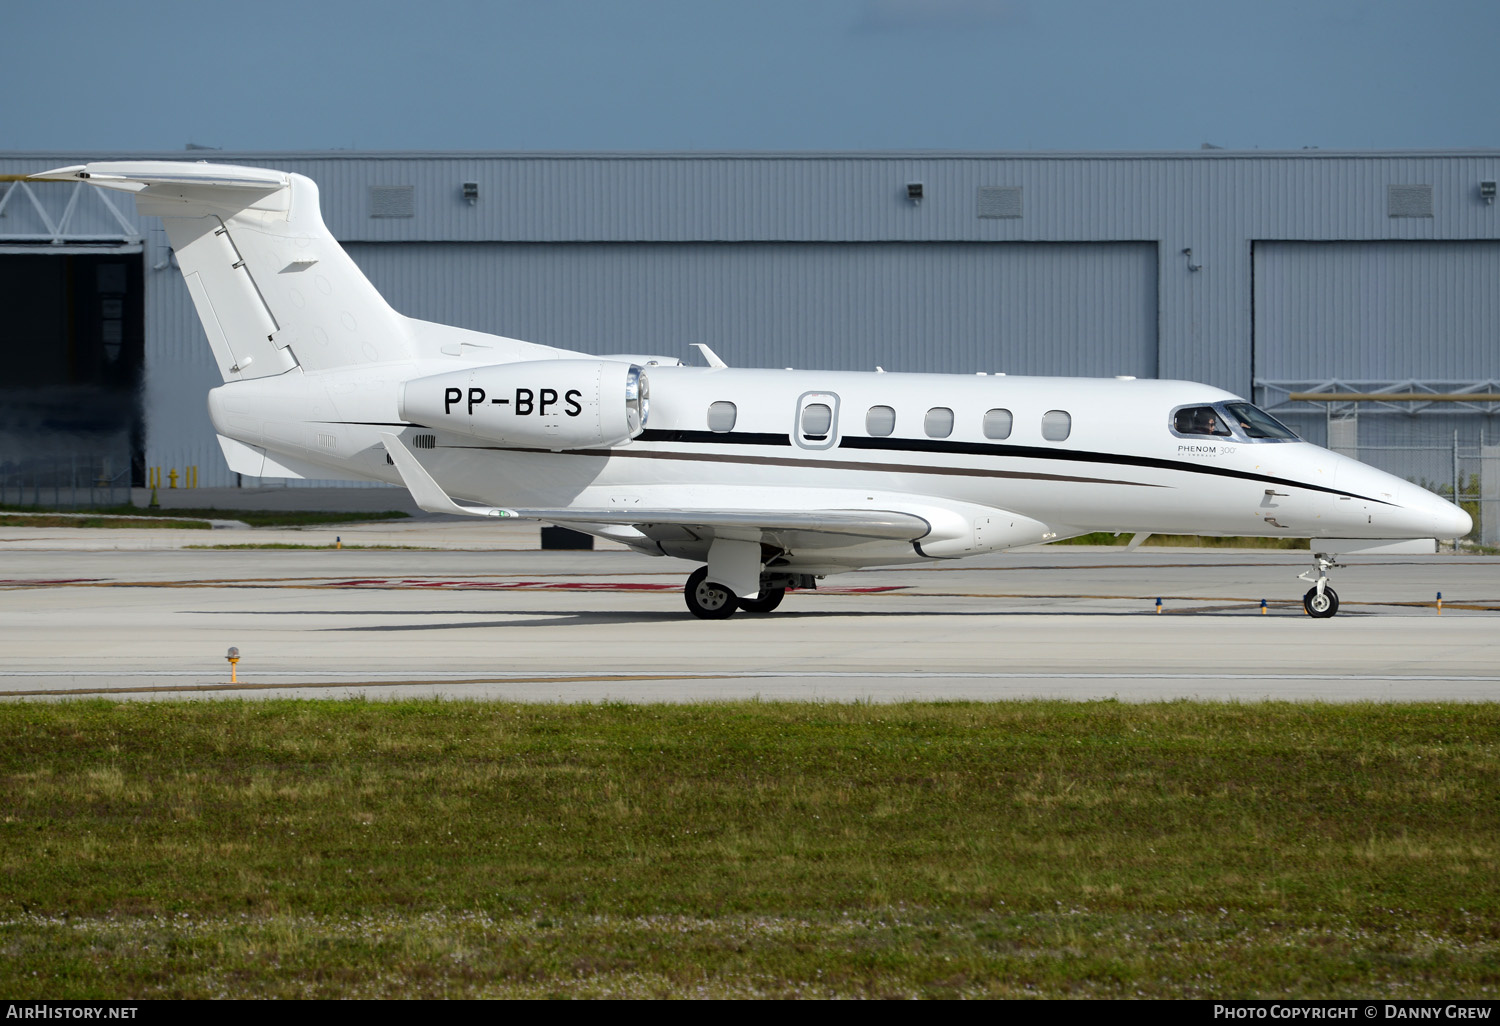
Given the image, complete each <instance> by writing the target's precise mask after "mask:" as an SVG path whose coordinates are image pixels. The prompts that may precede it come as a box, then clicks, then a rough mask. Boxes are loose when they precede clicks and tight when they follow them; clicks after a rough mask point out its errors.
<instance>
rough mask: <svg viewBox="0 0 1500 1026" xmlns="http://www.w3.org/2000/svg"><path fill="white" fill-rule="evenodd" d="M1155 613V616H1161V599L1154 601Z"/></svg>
mask: <svg viewBox="0 0 1500 1026" xmlns="http://www.w3.org/2000/svg"><path fill="white" fill-rule="evenodd" d="M1156 612H1157V615H1160V614H1161V599H1157V600H1156Z"/></svg>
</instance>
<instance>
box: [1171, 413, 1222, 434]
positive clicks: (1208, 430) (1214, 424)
mask: <svg viewBox="0 0 1500 1026" xmlns="http://www.w3.org/2000/svg"><path fill="white" fill-rule="evenodd" d="M1172 426H1173V427H1174V428H1176V429H1177V433H1178V434H1179V435H1227V434H1229V425H1228V424H1226V423H1224V416H1223V414H1221V413H1219V411H1218V410H1216V409H1214V408H1213V407H1212V406H1188V407H1185V408H1184V409H1181V410H1178V411H1177V415H1176V416H1175V417H1173V418H1172Z"/></svg>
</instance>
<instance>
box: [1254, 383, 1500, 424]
mask: <svg viewBox="0 0 1500 1026" xmlns="http://www.w3.org/2000/svg"><path fill="white" fill-rule="evenodd" d="M1255 400H1256V402H1257V404H1258V405H1260V406H1261V407H1262V408H1263V409H1267V410H1273V411H1276V412H1278V413H1323V412H1325V411H1326V412H1327V413H1329V414H1330V415H1331V416H1334V417H1338V416H1350V415H1353V414H1354V413H1355V412H1356V411H1357V412H1358V413H1360V414H1361V415H1368V414H1373V413H1403V414H1406V415H1408V416H1410V415H1412V414H1417V413H1423V412H1430V411H1441V412H1443V413H1477V414H1494V413H1500V378H1489V379H1487V380H1483V381H1441V380H1417V379H1413V378H1407V379H1405V380H1401V381H1390V380H1384V381H1372V380H1363V379H1361V380H1356V379H1348V378H1322V379H1318V380H1302V381H1268V380H1266V379H1263V378H1257V379H1256V381H1255Z"/></svg>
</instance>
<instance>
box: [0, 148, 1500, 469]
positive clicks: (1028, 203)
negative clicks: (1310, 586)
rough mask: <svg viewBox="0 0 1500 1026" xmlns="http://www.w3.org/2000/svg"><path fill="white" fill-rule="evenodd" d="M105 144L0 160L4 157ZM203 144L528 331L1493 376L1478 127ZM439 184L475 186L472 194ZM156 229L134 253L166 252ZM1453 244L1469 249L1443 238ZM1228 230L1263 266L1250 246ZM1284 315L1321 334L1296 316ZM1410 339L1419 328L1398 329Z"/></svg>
mask: <svg viewBox="0 0 1500 1026" xmlns="http://www.w3.org/2000/svg"><path fill="white" fill-rule="evenodd" d="M139 156H142V157H152V158H165V159H180V158H181V157H182V156H183V155H182V154H181V153H161V154H141V155H139ZM118 157H119V154H77V153H67V154H15V155H0V173H24V172H31V171H37V170H42V169H45V168H49V167H56V166H59V165H64V164H73V163H81V162H84V161H87V160H90V159H114V158H118ZM211 159H213V160H215V161H222V162H227V163H245V164H255V165H261V166H270V167H279V168H285V169H287V170H291V171H296V172H299V173H302V174H306V175H308V176H310V177H312V178H313V179H315V180H316V181H318V182H319V184H320V187H321V190H322V200H323V208H324V214H325V218H326V219H327V221H328V224H329V227H330V228H331V229H332V231H333V232H334V234H335V235H336V236H337V237H339V238H340V239H343V240H345V241H347V242H350V243H354V244H356V245H353V246H351V248H352V249H354V250H355V251H356V252H357V254H358V258H359V259H361V260H362V261H364V262H366V263H367V264H368V265H369V266H370V268H371V271H372V274H373V275H374V276H375V277H376V279H377V284H379V285H380V286H381V287H382V288H383V289H384V290H386V291H387V292H388V293H389V294H390V296H391V298H392V300H393V301H394V302H395V304H396V305H397V306H398V307H399V308H402V309H405V310H407V311H408V312H411V313H413V314H416V315H419V316H426V317H430V318H432V319H435V320H442V321H450V322H456V323H461V324H467V325H470V326H474V327H478V328H482V329H487V330H501V331H506V332H508V333H511V334H515V335H520V336H522V337H528V338H533V339H535V340H537V341H542V342H552V343H556V344H561V345H568V346H574V345H577V346H588V345H592V344H594V343H593V342H592V341H590V340H591V339H593V338H596V337H599V338H602V337H606V336H607V337H611V338H613V339H617V340H618V341H617V342H616V343H615V344H612V345H609V346H608V347H607V348H611V349H616V350H626V349H646V350H648V351H654V350H660V351H664V352H666V353H677V352H680V351H681V347H682V344H683V343H686V342H689V341H706V342H709V343H710V344H711V345H715V346H718V347H720V348H721V349H722V350H723V351H724V354H725V355H726V356H727V357H729V358H730V359H731V360H732V361H733V362H735V363H742V364H763V365H782V366H784V365H788V364H791V365H799V366H809V367H816V366H825V367H863V366H869V365H870V364H873V363H880V364H883V365H885V366H888V367H891V368H893V369H894V368H896V367H901V368H903V369H934V370H936V369H951V370H973V369H991V370H1009V371H1012V372H1025V371H1048V372H1059V373H1080V374H1112V373H1136V374H1152V373H1155V374H1158V375H1160V376H1162V377H1180V378H1189V379H1193V380H1198V381H1204V382H1207V383H1210V384H1215V385H1219V386H1222V387H1225V388H1229V389H1231V390H1233V391H1236V392H1239V393H1242V394H1249V393H1250V392H1251V389H1252V382H1253V377H1255V376H1265V375H1266V374H1267V373H1268V371H1269V370H1270V369H1271V368H1272V366H1273V364H1274V366H1275V369H1276V373H1278V374H1280V373H1291V372H1292V368H1294V367H1298V368H1301V369H1307V368H1310V367H1312V366H1313V364H1314V363H1315V362H1316V361H1315V359H1314V353H1316V354H1319V355H1318V356H1317V359H1323V360H1325V363H1324V364H1321V365H1320V366H1331V365H1332V364H1334V363H1336V364H1339V366H1337V367H1336V368H1333V369H1332V370H1330V371H1329V375H1330V376H1340V377H1343V378H1346V379H1360V378H1364V379H1371V378H1375V377H1379V376H1382V375H1384V374H1385V373H1386V372H1387V371H1388V370H1390V369H1392V368H1396V367H1404V368H1408V369H1409V373H1407V374H1403V375H1402V376H1411V377H1420V378H1434V377H1442V378H1451V377H1452V376H1453V375H1454V372H1458V371H1462V372H1463V373H1465V374H1467V373H1472V374H1474V376H1476V377H1479V378H1491V377H1496V376H1500V371H1497V370H1496V369H1495V368H1494V367H1493V363H1494V360H1495V353H1496V349H1497V343H1496V336H1495V333H1494V324H1495V316H1494V312H1493V311H1494V303H1495V296H1496V293H1497V291H1500V290H1497V288H1496V285H1495V272H1494V256H1493V253H1494V248H1493V245H1491V244H1493V243H1495V242H1496V241H1497V240H1500V207H1497V206H1492V205H1489V204H1486V203H1484V202H1483V201H1482V200H1481V199H1480V197H1479V194H1478V183H1479V182H1480V181H1486V180H1488V181H1493V180H1496V179H1500V152H1497V151H1469V152H1451V153H1442V152H1438V153H1330V152H1314V151H1302V152H1295V153H1246V152H1232V151H1230V152H1226V151H1213V152H1202V153H1171V154H1027V155H1012V154H972V153H917V154H483V153H474V154H451V153H449V154H409V153H407V154H396V153H388V154H357V153H348V154H331V153H330V154H309V153H279V154H278V153H215V154H212V158H211ZM464 182H474V183H476V184H477V185H478V187H479V198H478V201H477V202H476V203H474V204H473V205H470V204H469V203H467V202H466V201H465V200H464V199H463V196H462V185H463V183H464ZM909 182H921V183H922V185H923V198H922V202H921V203H920V204H914V203H912V202H911V201H910V200H909V199H908V198H907V192H906V186H907V183H909ZM382 185H384V186H391V185H398V186H411V187H412V201H413V216H412V217H409V218H406V217H395V218H391V217H372V216H371V214H372V212H373V211H372V208H371V202H370V191H369V190H370V188H371V187H372V186H382ZM1393 185H1396V186H1401V185H1417V186H1430V187H1431V195H1432V216H1431V217H1392V216H1390V215H1391V210H1390V208H1389V206H1388V199H1389V194H1388V190H1389V188H1390V187H1391V186H1393ZM995 186H1000V187H1013V188H1019V189H1020V213H1021V216H1020V217H1003V218H1001V217H980V216H979V214H980V204H979V190H980V189H981V188H984V187H995ZM122 199H123V197H122ZM120 205H121V206H122V207H123V208H125V209H127V210H128V208H129V204H128V203H121V204H120ZM130 216H132V217H133V216H134V214H133V211H131V212H130ZM146 227H147V229H148V231H149V230H150V229H152V228H154V225H150V224H148V225H147V226H146ZM3 232H4V227H3V225H0V234H3ZM159 237H160V233H159V231H156V232H151V233H150V234H149V238H148V246H147V250H148V252H147V254H146V257H145V259H146V261H147V266H148V268H150V267H153V266H156V265H158V264H159V263H160V262H161V261H162V260H164V259H165V256H166V252H165V248H164V246H162V245H160V244H159V243H158V240H159ZM1469 240H1484V241H1485V242H1486V243H1487V245H1484V246H1477V247H1475V246H1462V245H1457V244H1458V243H1460V242H1465V241H1469ZM1314 242H1326V243H1335V244H1337V245H1335V246H1334V247H1333V248H1332V249H1328V250H1323V251H1322V252H1323V255H1322V257H1317V256H1316V251H1317V250H1318V247H1304V248H1301V249H1299V248H1298V245H1297V244H1304V243H1314ZM401 243H408V244H411V245H392V244H401ZM1283 243H1288V244H1293V245H1291V246H1289V247H1288V248H1287V249H1285V250H1279V249H1276V250H1273V249H1267V248H1264V247H1269V246H1273V245H1280V244H1283ZM1371 243H1374V244H1375V245H1374V247H1373V248H1370V247H1369V246H1368V244H1371ZM1393 243H1412V244H1416V243H1423V244H1429V243H1430V244H1433V245H1434V246H1435V248H1424V246H1418V245H1414V247H1413V248H1410V249H1403V248H1401V247H1400V246H1393V245H1392V244H1393ZM1439 243H1440V244H1439ZM376 244H378V245H376ZM437 244H447V245H437ZM608 244H621V245H620V246H619V247H618V248H615V247H612V246H611V245H608ZM625 244H638V245H625ZM659 244H666V245H659ZM984 244H992V245H984ZM1022 244H1033V245H1022ZM1054 244H1075V245H1073V246H1068V245H1054ZM1114 244H1120V245H1114ZM966 246H972V247H973V249H972V252H970V251H968V250H967V249H966ZM679 247H680V248H679ZM1187 248H1191V250H1192V255H1191V257H1190V258H1189V257H1188V256H1187V255H1185V254H1184V253H1183V250H1184V249H1187ZM523 252H524V254H525V257H524V259H522V256H521V254H522V253H523ZM1252 252H1256V253H1257V254H1259V255H1258V256H1257V257H1256V260H1255V261H1254V262H1255V263H1264V261H1265V259H1266V254H1268V253H1270V254H1272V255H1273V259H1272V261H1271V265H1270V266H1264V267H1253V266H1252V262H1253V261H1252ZM1147 253H1154V254H1155V258H1154V266H1153V267H1152V268H1150V274H1149V277H1148V276H1147V273H1146V270H1147V269H1146V268H1145V263H1146V261H1147V257H1146V256H1145V254H1147ZM622 254H623V255H624V259H623V262H622ZM960 254H962V255H960ZM637 260H638V261H639V263H640V266H629V265H630V264H632V263H634V262H636V261H637ZM1295 261H1302V262H1304V263H1305V264H1306V266H1305V267H1302V268H1300V269H1299V266H1296V265H1295V263H1294V262H1295ZM1193 266H1196V267H1197V268H1198V269H1197V270H1192V269H1190V268H1191V267H1193ZM1379 268H1386V270H1380V269H1379ZM1304 270H1305V271H1306V274H1305V275H1304V274H1303V271H1304ZM1371 275H1374V276H1375V277H1376V278H1379V280H1380V281H1381V282H1383V283H1384V285H1383V286H1382V288H1381V289H1375V290H1373V291H1372V289H1371V287H1369V286H1368V282H1369V281H1370V280H1372V279H1371ZM741 276H743V278H741ZM1278 276H1280V278H1279V279H1278ZM146 277H147V286H146V287H147V290H148V295H147V330H148V341H147V347H148V348H147V357H146V360H147V368H148V385H147V389H148V406H149V411H150V412H149V417H150V425H149V429H150V436H149V440H148V445H149V451H148V460H149V461H150V462H152V463H153V464H157V465H163V466H174V465H175V466H181V465H185V464H189V463H196V464H198V465H199V466H200V467H201V468H203V470H202V473H203V474H204V475H205V476H204V481H205V483H208V481H209V477H208V474H209V468H210V467H215V468H217V467H220V466H221V464H222V461H221V460H220V458H219V456H218V452H217V446H216V445H215V443H214V441H213V438H212V435H211V433H209V432H208V428H207V420H206V415H205V414H204V413H203V399H202V395H203V392H204V391H205V390H206V388H207V387H208V386H209V385H211V384H212V383H213V379H214V372H213V368H212V363H211V360H210V359H209V356H208V349H207V345H206V343H204V342H203V340H202V334H201V328H199V327H198V325H197V323H196V319H195V318H194V317H193V315H192V312H191V306H190V304H189V303H188V301H187V298H186V296H185V293H184V291H183V290H182V287H181V282H180V279H179V277H178V276H177V275H176V273H175V271H172V272H168V271H162V272H154V271H151V270H148V271H147V276H146ZM1262 278H1265V279H1266V280H1265V281H1260V279H1262ZM1278 281H1279V284H1278ZM1317 281H1322V282H1325V283H1326V284H1327V285H1328V287H1329V288H1330V289H1331V290H1332V292H1330V293H1327V294H1325V293H1323V292H1320V291H1318V290H1317V288H1316V287H1315V286H1314V285H1313V284H1312V283H1313V282H1317ZM506 282H512V283H514V284H511V285H506V284H505V283H506ZM1143 282H1144V283H1145V284H1143ZM1360 282H1365V283H1366V284H1365V285H1363V286H1361V285H1358V283H1360ZM497 283H499V284H500V285H501V286H503V287H501V288H497ZM1341 283H1342V284H1341ZM1361 288H1363V289H1364V291H1363V292H1361V291H1359V290H1360V289H1361ZM507 289H509V290H511V291H506V290H507ZM1143 289H1146V290H1149V291H1151V292H1154V294H1153V295H1150V296H1149V297H1145V296H1144V294H1143V292H1142V290H1143ZM1392 289H1393V290H1395V291H1396V292H1397V293H1398V294H1397V295H1396V296H1395V297H1394V298H1393V297H1391V296H1389V295H1387V292H1388V291H1389V290H1392ZM1267 290H1273V291H1275V294H1274V296H1273V295H1272V292H1271V291H1267ZM1299 290H1300V291H1299ZM1340 290H1342V291H1340ZM1351 290H1352V291H1351ZM502 300H503V302H502ZM1355 307H1358V309H1357V310H1356V309H1355ZM1278 318H1279V320H1278ZM1372 318H1373V319H1374V320H1375V321H1377V322H1379V324H1378V325H1377V327H1376V330H1375V331H1374V337H1375V339H1376V341H1375V343H1374V345H1373V347H1367V346H1366V344H1365V342H1364V339H1365V337H1366V334H1367V331H1368V326H1369V325H1370V324H1371V323H1372ZM1262 320H1263V321H1264V324H1263V325H1262V327H1261V329H1260V330H1259V331H1257V330H1256V329H1255V328H1253V327H1252V325H1253V324H1258V323H1260V322H1261V321H1262ZM1148 323H1149V324H1151V325H1152V331H1153V332H1154V339H1153V342H1154V345H1153V346H1152V347H1150V350H1149V352H1148V349H1147V346H1146V345H1145V343H1144V342H1143V338H1144V333H1145V332H1146V328H1145V325H1147V324H1148ZM1382 325H1383V326H1382ZM1309 330H1315V331H1316V332H1317V334H1318V337H1319V339H1320V340H1325V339H1326V340H1327V341H1320V342H1319V343H1318V346H1319V348H1313V347H1310V346H1308V345H1306V344H1301V343H1298V342H1296V341H1295V340H1294V339H1293V336H1295V335H1297V334H1298V333H1301V335H1302V336H1304V337H1305V335H1306V333H1307V332H1308V331H1309ZM1273 334H1274V336H1275V338H1276V339H1279V340H1282V341H1275V342H1273V341H1271V339H1272V335H1273ZM1414 334H1418V335H1421V336H1422V337H1423V339H1424V343H1423V345H1422V347H1420V349H1419V350H1414V349H1413V348H1412V347H1407V348H1403V347H1402V344H1401V336H1403V335H1405V336H1411V335H1414ZM997 340H998V341H997ZM1257 345H1260V347H1261V350H1262V351H1261V352H1260V355H1259V357H1258V358H1257V359H1256V360H1255V361H1254V362H1253V361H1252V355H1253V354H1255V353H1256V352H1257V349H1256V347H1257ZM603 347H604V346H603V344H602V343H601V348H603ZM1277 347H1280V348H1277ZM1283 357H1285V358H1284V359H1283ZM1298 359H1300V360H1302V361H1303V362H1302V363H1300V364H1298V363H1296V360H1298ZM1275 361H1282V362H1280V363H1276V362H1275ZM1491 419H1492V418H1491Z"/></svg>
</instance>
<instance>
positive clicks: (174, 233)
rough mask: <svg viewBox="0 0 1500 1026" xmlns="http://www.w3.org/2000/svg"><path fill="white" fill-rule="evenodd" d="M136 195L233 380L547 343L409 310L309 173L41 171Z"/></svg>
mask: <svg viewBox="0 0 1500 1026" xmlns="http://www.w3.org/2000/svg"><path fill="white" fill-rule="evenodd" d="M32 177H34V178H40V179H49V180H55V181H75V180H77V181H83V182H86V183H87V184H89V185H95V186H100V187H103V188H108V189H119V190H121V191H124V192H130V193H133V194H134V195H135V201H136V207H137V209H138V210H139V211H140V212H141V213H142V214H146V215H156V216H159V217H160V218H161V219H162V223H163V224H164V225H165V226H166V230H167V238H168V239H169V240H170V242H171V244H172V251H173V255H174V257H175V259H176V262H177V265H178V267H179V268H180V269H181V270H182V275H183V278H184V279H186V281H187V287H188V291H189V293H190V294H191V295H192V297H193V305H194V307H195V308H196V309H197V312H198V317H199V319H200V320H201V321H202V322H203V330H204V333H205V334H206V335H207V336H208V341H209V345H211V346H212V347H213V353H214V358H215V360H217V362H218V365H219V372H220V373H221V374H222V375H223V377H224V380H225V381H241V380H248V379H252V378H264V377H271V376H275V375H279V374H285V373H286V372H288V371H291V370H294V369H296V368H299V367H300V368H301V369H303V370H305V371H322V370H334V369H337V368H341V367H351V366H358V365H370V364H382V363H400V362H409V361H412V360H414V359H419V358H421V357H423V356H424V355H428V354H429V353H431V354H432V355H436V353H437V352H438V350H440V349H448V350H452V349H454V348H455V347H462V346H465V345H470V346H477V347H481V348H484V349H489V350H494V352H493V353H492V354H490V355H492V357H493V359H495V360H496V361H502V362H503V361H507V360H513V359H534V358H537V356H538V355H546V354H548V353H551V352H553V351H552V350H549V349H548V348H547V347H544V346H535V345H532V344H530V343H525V342H520V341H517V340H514V339H504V338H499V337H497V336H493V335H485V334H482V333H479V332H472V331H466V330H464V329H462V328H453V327H449V326H447V325H438V324H431V323H428V322H425V321H418V320H415V319H413V318H409V317H405V316H403V315H401V314H399V313H397V312H396V311H395V310H393V309H391V307H390V305H389V304H388V303H386V301H385V300H384V299H383V298H381V296H380V293H379V292H377V291H376V290H375V287H374V286H373V285H371V284H370V281H369V279H367V278H366V277H365V276H364V273H363V272H362V271H360V269H359V267H358V266H357V265H356V264H355V263H354V261H353V260H352V259H351V258H350V257H349V254H348V253H346V252H344V249H343V247H342V246H340V245H339V244H338V242H337V241H336V240H335V239H334V237H333V235H332V234H331V233H330V232H329V231H328V228H327V227H326V226H325V225H324V224H323V215H322V212H321V210H320V209H319V206H318V186H317V184H316V183H314V182H313V181H312V180H311V179H310V178H305V177H303V176H302V175H298V174H289V173H287V172H283V171H272V170H267V169H264V168H252V167H238V166H234V165H229V164H190V163H178V162H173V161H106V162H99V163H92V164H81V165H77V166H75V167H65V168H58V169H56V170H54V171H46V172H43V173H42V174H38V175H34V176H32Z"/></svg>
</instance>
